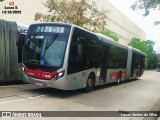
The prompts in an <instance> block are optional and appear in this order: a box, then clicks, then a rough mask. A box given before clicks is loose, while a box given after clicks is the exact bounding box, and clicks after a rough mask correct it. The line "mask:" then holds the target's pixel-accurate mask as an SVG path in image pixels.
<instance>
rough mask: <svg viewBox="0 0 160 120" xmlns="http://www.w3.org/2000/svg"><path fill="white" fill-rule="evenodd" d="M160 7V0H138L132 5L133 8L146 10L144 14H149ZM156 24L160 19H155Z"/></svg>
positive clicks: (159, 22)
mask: <svg viewBox="0 0 160 120" xmlns="http://www.w3.org/2000/svg"><path fill="white" fill-rule="evenodd" d="M159 7H160V0H136V2H135V3H134V4H132V5H131V8H132V10H139V9H140V10H144V14H143V16H147V15H149V13H150V10H151V9H153V10H155V9H156V8H159ZM154 24H155V25H158V24H160V21H155V22H154Z"/></svg>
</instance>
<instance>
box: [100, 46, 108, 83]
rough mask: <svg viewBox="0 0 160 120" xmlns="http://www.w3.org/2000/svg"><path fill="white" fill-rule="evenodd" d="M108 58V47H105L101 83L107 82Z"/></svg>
mask: <svg viewBox="0 0 160 120" xmlns="http://www.w3.org/2000/svg"><path fill="white" fill-rule="evenodd" d="M107 58H108V47H106V46H103V51H102V60H101V72H100V82H106V76H107V65H108V62H107V61H108V60H107Z"/></svg>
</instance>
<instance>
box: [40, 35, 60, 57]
mask: <svg viewBox="0 0 160 120" xmlns="http://www.w3.org/2000/svg"><path fill="white" fill-rule="evenodd" d="M57 37H58V34H56V35H54V37H53V39H51V40H50V41H47V42H45V43H44V47H43V48H42V54H41V60H43V59H44V55H45V53H46V50H47V49H48V48H49V47H51V45H52V44H53V43H54V41H55V40H56V39H57Z"/></svg>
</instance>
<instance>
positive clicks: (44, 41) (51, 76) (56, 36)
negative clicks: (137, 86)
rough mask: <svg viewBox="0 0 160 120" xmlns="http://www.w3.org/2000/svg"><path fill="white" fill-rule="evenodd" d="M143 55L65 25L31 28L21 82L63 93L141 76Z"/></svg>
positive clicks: (85, 31) (101, 37)
mask: <svg viewBox="0 0 160 120" xmlns="http://www.w3.org/2000/svg"><path fill="white" fill-rule="evenodd" d="M144 61H145V54H144V53H142V52H141V51H139V50H137V49H134V48H132V47H128V46H124V45H121V44H119V43H117V42H115V41H113V40H111V39H108V37H105V36H103V35H100V34H96V33H93V32H90V31H88V30H85V29H83V28H81V27H79V26H76V25H73V24H66V23H38V24H32V25H30V27H29V29H28V32H27V38H26V41H25V45H24V51H23V67H22V70H23V80H24V81H25V82H29V83H34V84H37V85H41V86H47V87H52V88H57V89H63V90H75V89H81V88H85V89H86V90H87V91H91V90H92V89H93V88H94V86H98V85H104V84H108V83H112V82H116V83H117V84H119V83H121V82H122V81H125V80H129V79H135V78H138V77H141V76H142V75H143V71H144Z"/></svg>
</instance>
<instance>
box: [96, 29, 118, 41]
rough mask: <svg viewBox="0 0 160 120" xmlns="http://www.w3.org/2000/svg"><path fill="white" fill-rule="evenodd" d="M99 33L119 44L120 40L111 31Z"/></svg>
mask: <svg viewBox="0 0 160 120" xmlns="http://www.w3.org/2000/svg"><path fill="white" fill-rule="evenodd" d="M99 33H101V34H103V35H105V36H108V37H110V38H112V39H113V40H114V41H116V42H118V41H119V38H118V36H116V35H114V34H113V33H112V32H110V31H109V30H101V31H100V32H99Z"/></svg>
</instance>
